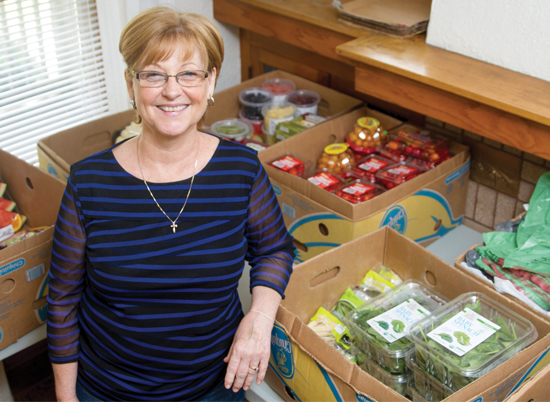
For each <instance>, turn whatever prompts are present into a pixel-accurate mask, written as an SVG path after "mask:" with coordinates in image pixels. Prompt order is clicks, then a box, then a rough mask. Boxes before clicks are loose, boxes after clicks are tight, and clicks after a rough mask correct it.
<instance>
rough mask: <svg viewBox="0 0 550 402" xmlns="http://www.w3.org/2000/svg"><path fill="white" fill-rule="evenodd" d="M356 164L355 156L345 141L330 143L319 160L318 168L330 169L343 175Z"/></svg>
mask: <svg viewBox="0 0 550 402" xmlns="http://www.w3.org/2000/svg"><path fill="white" fill-rule="evenodd" d="M353 166H355V156H354V155H353V153H352V151H351V149H349V145H348V144H345V143H337V144H330V145H327V146H326V147H325V149H324V150H323V154H322V155H321V157H320V158H319V159H318V160H317V169H328V170H330V171H331V172H332V173H336V174H338V175H341V174H342V173H345V172H346V171H348V170H351V169H352V168H353Z"/></svg>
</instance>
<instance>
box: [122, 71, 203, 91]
mask: <svg viewBox="0 0 550 402" xmlns="http://www.w3.org/2000/svg"><path fill="white" fill-rule="evenodd" d="M198 71H200V72H201V73H204V78H203V79H202V81H201V82H200V83H198V84H196V85H185V84H182V83H181V82H180V81H179V80H178V75H180V74H184V73H189V72H198ZM131 73H132V75H133V76H134V77H135V78H136V79H137V80H138V81H139V83H140V85H142V84H141V82H142V81H141V80H140V79H139V75H140V74H141V73H157V74H160V75H163V76H164V84H161V85H159V86H146V85H143V87H144V88H160V87H163V86H164V85H166V84H167V83H168V79H169V78H170V77H174V78H175V79H176V82H177V83H178V84H180V85H181V86H182V87H198V86H200V85H202V83H203V82H204V81H205V80H206V79H207V78H208V71H204V70H185V71H180V72H179V73H177V74H166V73H164V72H162V71H154V70H142V71H137V72H136V71H134V70H132V71H131Z"/></svg>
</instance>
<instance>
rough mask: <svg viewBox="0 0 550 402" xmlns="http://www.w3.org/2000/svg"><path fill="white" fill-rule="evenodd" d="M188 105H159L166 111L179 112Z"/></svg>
mask: <svg viewBox="0 0 550 402" xmlns="http://www.w3.org/2000/svg"><path fill="white" fill-rule="evenodd" d="M186 107H187V105H184V106H175V107H170V106H159V109H161V110H164V111H165V112H179V111H180V110H183V109H185V108H186Z"/></svg>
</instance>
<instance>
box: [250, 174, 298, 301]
mask: <svg viewBox="0 0 550 402" xmlns="http://www.w3.org/2000/svg"><path fill="white" fill-rule="evenodd" d="M246 236H247V240H248V252H247V260H248V261H249V263H250V267H251V268H250V288H251V289H252V288H253V287H254V286H267V287H269V288H271V289H273V290H275V291H277V292H278V293H279V294H280V295H281V296H282V297H284V291H285V288H286V286H287V284H288V280H289V279H290V274H291V273H292V263H293V261H294V250H295V248H294V245H293V244H292V241H293V239H292V236H290V234H289V233H288V231H287V230H286V227H285V223H284V220H283V216H282V214H281V210H280V208H279V203H278V202H277V198H276V196H275V193H274V191H273V188H272V187H271V183H270V182H269V179H268V177H267V174H266V172H265V170H264V169H263V167H262V165H261V163H260V164H259V169H258V173H257V175H256V177H255V180H254V185H253V187H252V191H251V196H250V204H249V210H248V220H247V233H246Z"/></svg>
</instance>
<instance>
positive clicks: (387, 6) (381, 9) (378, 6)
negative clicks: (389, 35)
mask: <svg viewBox="0 0 550 402" xmlns="http://www.w3.org/2000/svg"><path fill="white" fill-rule="evenodd" d="M431 6H432V0H384V1H380V0H354V1H350V2H346V3H344V11H345V12H346V13H347V14H349V15H352V16H355V17H357V18H359V19H362V20H367V21H375V22H379V23H383V24H387V25H390V26H397V27H403V26H414V25H416V24H418V23H421V22H424V21H427V20H429V19H430V11H431Z"/></svg>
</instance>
